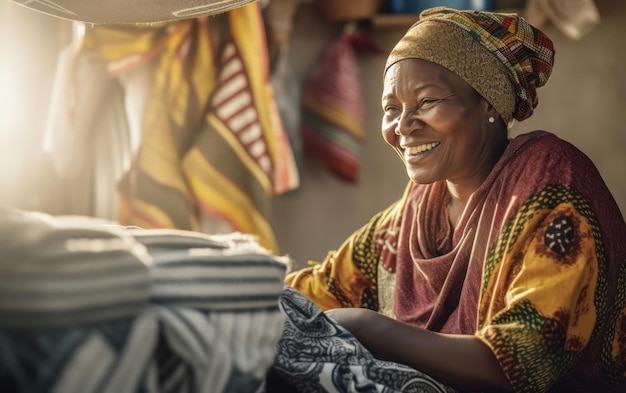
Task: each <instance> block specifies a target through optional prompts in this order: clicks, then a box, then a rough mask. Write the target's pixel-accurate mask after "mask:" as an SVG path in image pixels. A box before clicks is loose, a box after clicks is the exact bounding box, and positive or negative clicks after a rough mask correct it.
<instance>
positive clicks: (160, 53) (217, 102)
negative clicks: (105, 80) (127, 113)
mask: <svg viewBox="0 0 626 393" xmlns="http://www.w3.org/2000/svg"><path fill="white" fill-rule="evenodd" d="M83 49H84V50H88V49H96V50H98V51H100V53H101V54H102V56H103V57H104V59H105V60H106V61H107V64H108V70H109V73H110V75H112V76H116V75H120V74H122V73H124V72H125V71H127V70H130V69H133V68H134V67H136V66H138V65H141V64H143V63H144V62H147V61H150V62H152V65H153V68H152V70H153V76H152V78H153V79H152V80H153V82H152V89H151V91H150V92H147V94H146V97H145V101H144V105H143V108H144V110H143V114H142V120H141V132H142V135H141V138H142V140H141V143H140V146H139V149H138V151H137V153H136V155H135V157H134V160H133V164H132V167H131V169H130V170H129V171H128V172H127V173H126V174H125V176H124V177H123V178H122V180H121V182H120V184H119V196H120V200H119V221H120V223H121V224H123V225H136V226H139V227H143V228H178V229H186V230H200V229H201V227H202V225H201V217H202V216H203V215H204V216H206V217H211V218H212V219H217V220H219V221H220V222H224V223H225V224H227V226H228V227H229V228H230V229H232V230H233V231H240V232H244V233H250V234H254V235H257V236H258V238H259V242H260V243H261V245H263V246H264V247H266V248H267V249H269V250H270V251H273V252H278V245H277V243H276V239H275V237H274V233H273V230H272V226H271V223H270V219H269V216H270V206H271V204H270V198H271V196H272V195H274V194H279V193H282V192H286V191H289V190H292V189H294V188H296V187H297V186H298V185H299V178H298V173H297V167H296V165H295V161H294V159H293V154H292V151H291V147H290V146H289V143H288V139H287V136H286V134H285V131H284V128H283V125H282V122H281V119H280V117H279V115H278V111H277V108H276V105H275V101H274V97H273V93H272V90H271V85H270V82H269V61H268V58H267V46H266V40H265V28H264V25H263V19H262V15H261V10H260V7H259V5H258V3H253V4H250V5H247V6H244V7H241V8H238V9H235V10H232V11H229V12H228V13H226V14H225V15H223V17H221V16H219V17H211V18H206V17H205V18H197V19H189V20H183V21H178V22H174V23H161V24H151V25H114V26H111V25H102V26H96V27H94V28H88V29H87V32H86V35H85V39H84V45H83Z"/></svg>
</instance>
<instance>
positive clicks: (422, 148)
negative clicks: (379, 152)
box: [404, 142, 439, 156]
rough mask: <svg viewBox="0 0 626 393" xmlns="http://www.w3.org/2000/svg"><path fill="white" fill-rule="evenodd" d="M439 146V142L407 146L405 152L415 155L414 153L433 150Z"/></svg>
mask: <svg viewBox="0 0 626 393" xmlns="http://www.w3.org/2000/svg"><path fill="white" fill-rule="evenodd" d="M437 146H439V142H432V143H425V144H423V145H419V146H412V147H407V148H406V149H404V152H405V154H408V155H410V156H413V155H416V154H420V153H423V152H425V151H429V150H432V149H434V148H435V147H437Z"/></svg>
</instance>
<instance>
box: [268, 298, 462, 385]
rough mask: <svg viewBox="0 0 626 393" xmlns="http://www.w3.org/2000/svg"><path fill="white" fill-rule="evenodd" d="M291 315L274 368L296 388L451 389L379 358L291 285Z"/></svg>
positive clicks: (287, 307) (286, 301) (287, 302)
mask: <svg viewBox="0 0 626 393" xmlns="http://www.w3.org/2000/svg"><path fill="white" fill-rule="evenodd" d="M280 307H281V309H282V310H283V312H284V313H285V315H286V316H287V320H286V322H285V330H284V332H283V336H282V337H281V339H280V340H279V342H278V352H277V356H276V360H275V362H274V366H273V371H275V372H276V373H277V374H278V375H279V376H280V377H282V378H283V379H284V380H285V381H286V382H287V383H288V384H289V385H291V386H292V387H293V388H294V389H296V390H297V391H298V392H302V393H308V392H311V393H314V392H315V393H317V392H333V393H334V392H337V393H339V392H341V393H344V392H345V393H347V392H371V393H374V392H379V393H383V392H384V393H392V392H405V393H410V392H429V393H430V392H432V393H452V392H455V390H454V389H452V388H450V387H447V386H444V385H442V384H441V383H439V382H437V381H436V380H434V379H433V378H431V377H429V376H428V375H426V374H424V373H422V372H419V371H417V370H415V369H412V368H410V367H407V366H404V365H401V364H398V363H392V362H387V361H383V360H379V359H376V358H374V356H373V355H372V354H371V353H370V352H368V351H367V349H365V347H363V345H362V344H361V343H360V342H359V341H357V339H356V338H354V336H352V334H351V333H350V332H348V331H347V330H345V329H344V328H342V327H341V326H340V325H338V324H336V323H335V322H334V321H333V320H332V319H330V318H329V317H327V316H326V314H324V312H322V310H321V309H320V308H318V307H317V306H316V305H315V304H313V303H312V302H311V301H309V300H308V299H307V298H306V297H305V296H304V295H302V294H301V293H300V292H298V291H296V290H295V289H293V288H291V287H289V286H287V287H285V290H284V291H283V294H282V295H281V296H280Z"/></svg>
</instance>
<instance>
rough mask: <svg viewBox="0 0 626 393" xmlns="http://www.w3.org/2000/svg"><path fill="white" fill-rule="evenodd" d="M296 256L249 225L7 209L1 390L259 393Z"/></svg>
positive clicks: (0, 236) (0, 226)
mask: <svg viewBox="0 0 626 393" xmlns="http://www.w3.org/2000/svg"><path fill="white" fill-rule="evenodd" d="M290 263H291V262H290V261H289V260H288V259H287V258H284V257H277V256H273V255H272V254H270V253H268V252H267V251H266V250H265V249H263V248H262V247H260V246H259V245H258V243H257V242H256V241H254V239H253V237H252V236H250V235H243V234H240V233H232V234H227V235H219V236H210V235H203V234H199V233H197V232H187V231H181V230H171V229H150V230H142V229H136V228H124V227H120V226H119V225H113V224H110V223H108V222H102V221H101V220H94V219H90V218H86V217H52V216H48V215H45V214H41V213H29V212H23V211H19V210H14V209H7V208H0V386H1V387H2V388H0V390H2V391H3V392H5V391H6V392H25V393H26V392H63V393H90V392H115V393H123V392H126V393H133V392H145V393H157V392H189V393H192V392H193V393H196V392H206V393H220V392H251V393H253V392H258V391H260V389H262V387H263V385H264V380H265V375H266V373H267V370H269V368H270V367H271V365H272V362H273V359H274V357H275V354H276V343H277V341H278V339H279V338H280V335H281V332H282V326H283V324H284V320H285V318H284V315H283V314H282V313H281V311H280V310H279V308H278V297H279V296H280V294H281V292H282V290H283V286H284V283H283V279H284V275H285V273H286V272H287V270H288V268H289V266H290ZM259 327H262V328H259Z"/></svg>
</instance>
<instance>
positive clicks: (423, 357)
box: [326, 308, 512, 391]
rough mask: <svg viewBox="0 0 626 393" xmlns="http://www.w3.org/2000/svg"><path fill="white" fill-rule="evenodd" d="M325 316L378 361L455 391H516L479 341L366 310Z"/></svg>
mask: <svg viewBox="0 0 626 393" xmlns="http://www.w3.org/2000/svg"><path fill="white" fill-rule="evenodd" d="M326 314H327V315H328V316H329V317H330V318H332V319H333V320H335V321H336V322H337V323H339V324H340V325H342V326H343V327H345V328H346V329H347V330H349V331H350V332H351V333H352V334H353V335H354V336H355V337H356V338H357V339H358V340H359V341H360V342H361V343H362V344H363V345H364V346H365V347H366V348H367V349H368V350H369V351H370V352H371V353H372V354H373V355H374V356H376V357H378V358H380V359H384V360H388V361H393V362H396V363H401V364H405V365H407V366H410V367H412V368H414V369H416V370H420V371H422V372H425V373H427V374H428V375H430V376H431V377H433V378H435V379H437V380H438V381H440V382H441V383H443V384H446V385H449V386H451V387H455V388H462V389H469V390H497V391H512V388H511V385H510V384H509V381H508V379H507V377H506V376H505V374H504V372H503V371H502V369H501V367H500V365H499V364H498V362H497V360H496V358H495V356H494V354H493V352H492V351H491V349H490V348H489V347H488V346H487V344H485V343H484V342H483V341H482V340H480V339H479V338H478V337H475V336H467V335H450V334H441V333H436V332H432V331H429V330H425V329H420V328H418V327H415V326H411V325H409V324H406V323H403V322H399V321H396V320H394V319H391V318H388V317H386V316H383V315H381V314H378V313H377V312H374V311H371V310H367V309H362V308H342V309H333V310H329V311H327V312H326Z"/></svg>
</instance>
